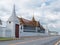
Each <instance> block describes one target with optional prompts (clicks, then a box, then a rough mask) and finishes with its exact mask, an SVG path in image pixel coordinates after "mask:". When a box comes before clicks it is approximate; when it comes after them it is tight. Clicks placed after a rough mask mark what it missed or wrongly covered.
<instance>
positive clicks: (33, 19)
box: [32, 11, 35, 21]
mask: <svg viewBox="0 0 60 45" xmlns="http://www.w3.org/2000/svg"><path fill="white" fill-rule="evenodd" d="M32 21H35V18H34V11H33V17H32Z"/></svg>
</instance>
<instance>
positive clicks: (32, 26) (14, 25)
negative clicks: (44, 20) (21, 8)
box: [0, 5, 48, 38]
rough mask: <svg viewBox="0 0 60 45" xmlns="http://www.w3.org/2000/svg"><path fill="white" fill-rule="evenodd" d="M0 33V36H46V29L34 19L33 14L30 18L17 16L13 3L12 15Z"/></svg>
mask: <svg viewBox="0 0 60 45" xmlns="http://www.w3.org/2000/svg"><path fill="white" fill-rule="evenodd" d="M0 23H1V22H0ZM1 30H2V29H0V32H1ZM1 35H2V36H0V37H13V38H19V37H22V36H40V35H43V36H46V35H48V33H46V29H45V28H44V27H43V26H42V25H41V23H40V21H36V20H35V18H34V16H33V17H32V20H27V19H24V18H22V17H21V18H20V17H17V16H16V11H15V5H14V6H13V11H12V15H11V16H10V17H9V19H8V20H7V22H6V27H5V30H4V29H3V30H2V34H1Z"/></svg>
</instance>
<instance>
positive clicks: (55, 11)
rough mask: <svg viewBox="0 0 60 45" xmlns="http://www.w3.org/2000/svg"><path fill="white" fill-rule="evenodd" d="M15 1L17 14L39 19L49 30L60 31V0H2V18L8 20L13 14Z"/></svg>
mask: <svg viewBox="0 0 60 45" xmlns="http://www.w3.org/2000/svg"><path fill="white" fill-rule="evenodd" d="M14 3H15V6H16V15H17V16H19V17H21V16H22V17H23V18H26V19H31V18H32V16H33V14H34V16H35V19H36V20H37V21H40V22H41V24H42V25H44V26H47V27H48V29H49V30H52V31H58V32H60V0H0V18H1V19H2V20H3V21H6V20H7V19H8V18H9V17H10V16H11V15H12V8H13V5H14Z"/></svg>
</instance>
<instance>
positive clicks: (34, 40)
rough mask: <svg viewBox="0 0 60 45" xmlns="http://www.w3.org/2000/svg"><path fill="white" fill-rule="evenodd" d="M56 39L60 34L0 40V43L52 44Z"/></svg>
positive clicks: (21, 44)
mask: <svg viewBox="0 0 60 45" xmlns="http://www.w3.org/2000/svg"><path fill="white" fill-rule="evenodd" d="M58 40H60V36H51V37H44V38H41V37H39V38H38V37H37V38H26V39H20V40H12V41H2V42H1V41H0V45H54V44H55V43H56V42H57V41H58Z"/></svg>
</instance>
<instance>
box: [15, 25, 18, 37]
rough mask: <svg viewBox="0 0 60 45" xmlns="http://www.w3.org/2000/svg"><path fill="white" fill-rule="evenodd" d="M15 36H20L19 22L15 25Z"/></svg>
mask: <svg viewBox="0 0 60 45" xmlns="http://www.w3.org/2000/svg"><path fill="white" fill-rule="evenodd" d="M15 37H16V38H19V25H18V24H16V25H15Z"/></svg>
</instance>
